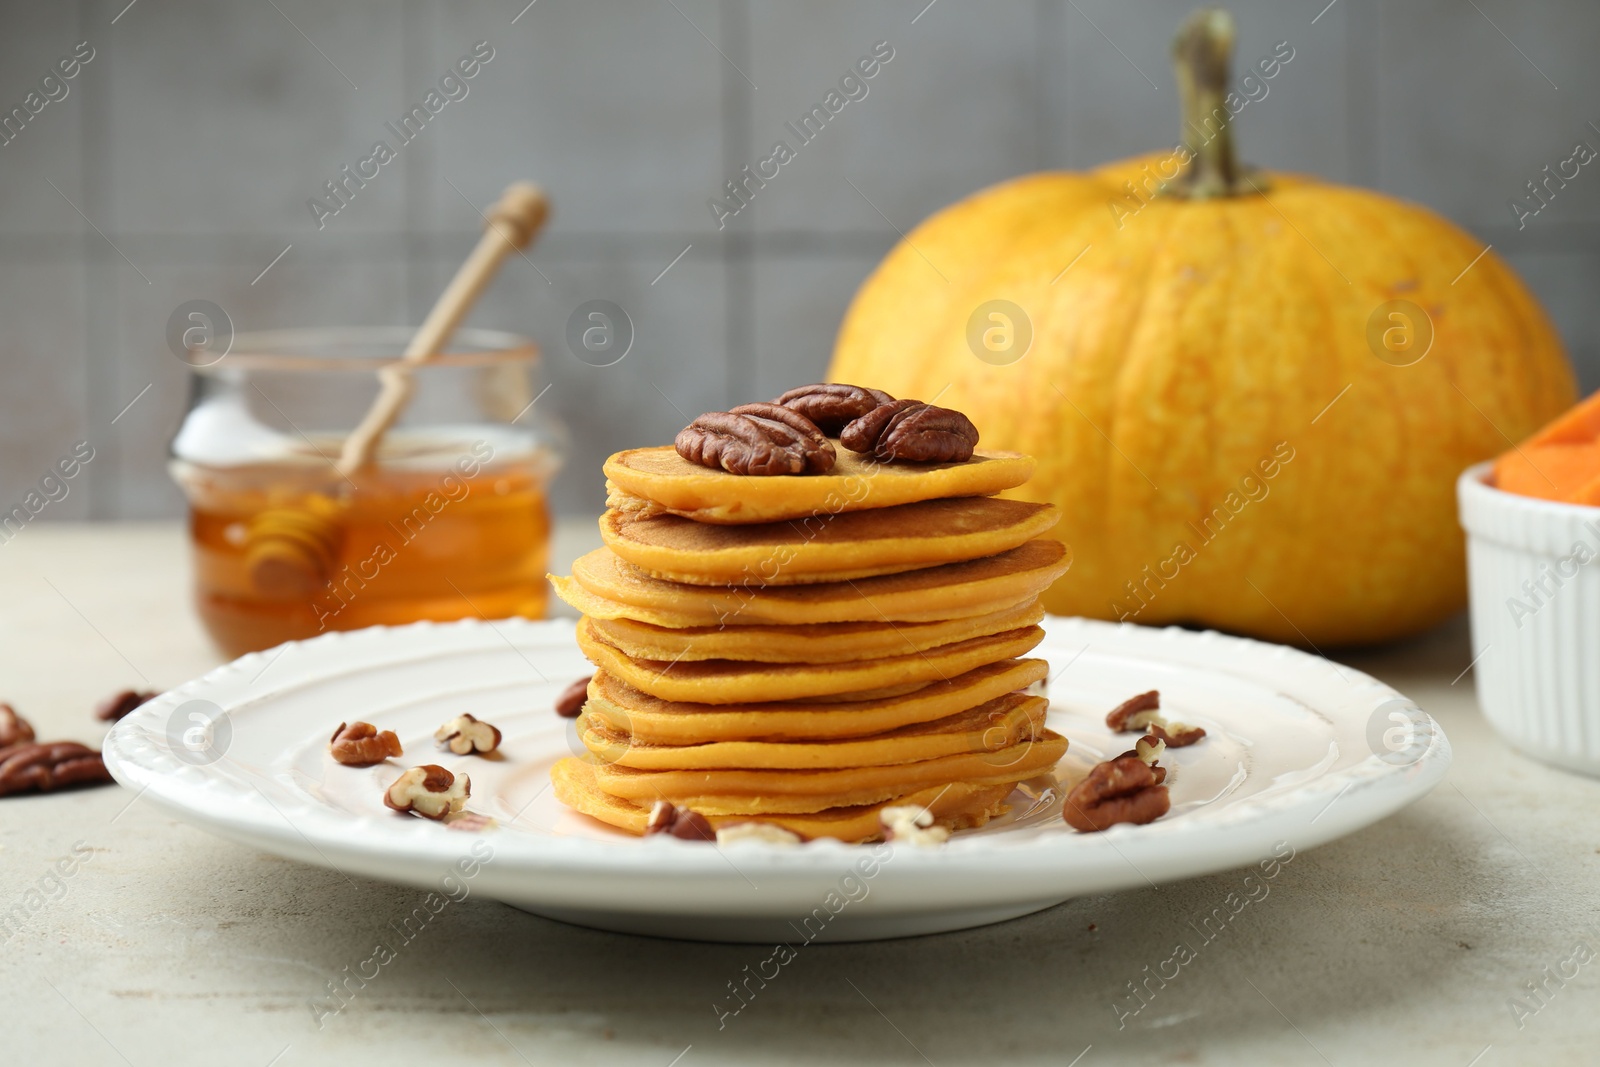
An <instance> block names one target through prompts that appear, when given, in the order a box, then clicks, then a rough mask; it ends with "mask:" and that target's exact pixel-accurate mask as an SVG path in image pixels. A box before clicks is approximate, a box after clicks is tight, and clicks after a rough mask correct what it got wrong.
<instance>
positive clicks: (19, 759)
mask: <svg viewBox="0 0 1600 1067" xmlns="http://www.w3.org/2000/svg"><path fill="white" fill-rule="evenodd" d="M109 781H111V772H110V771H108V770H106V765H105V763H104V761H102V760H101V758H100V753H98V752H96V751H95V750H94V749H92V748H90V747H89V746H87V745H80V744H78V742H76V741H47V742H45V743H44V744H35V743H33V742H31V741H24V742H22V743H21V744H16V745H8V746H7V747H5V748H0V797H3V796H10V795H11V794H13V793H22V792H25V791H27V790H30V789H36V790H38V791H39V792H41V793H48V792H49V791H50V790H52V789H60V788H61V787H63V786H68V785H80V784H84V783H89V782H95V783H99V782H109Z"/></svg>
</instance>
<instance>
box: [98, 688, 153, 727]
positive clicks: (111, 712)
mask: <svg viewBox="0 0 1600 1067" xmlns="http://www.w3.org/2000/svg"><path fill="white" fill-rule="evenodd" d="M155 697H156V694H155V693H154V692H152V691H150V690H138V689H124V690H123V691H122V692H120V693H113V694H111V695H110V696H108V697H106V698H105V699H104V700H102V701H101V702H100V705H99V706H98V707H97V708H95V711H94V715H95V718H97V719H103V720H104V721H106V722H121V721H122V718H123V716H125V715H127V714H128V712H130V711H132V710H133V709H134V708H137V707H138V706H139V705H140V704H143V703H144V702H145V701H147V700H154V699H155Z"/></svg>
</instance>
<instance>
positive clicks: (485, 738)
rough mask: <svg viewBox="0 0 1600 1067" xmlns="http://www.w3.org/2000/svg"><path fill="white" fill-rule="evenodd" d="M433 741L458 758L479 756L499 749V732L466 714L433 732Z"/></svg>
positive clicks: (495, 728)
mask: <svg viewBox="0 0 1600 1067" xmlns="http://www.w3.org/2000/svg"><path fill="white" fill-rule="evenodd" d="M433 739H434V740H435V741H437V742H439V743H440V744H441V745H443V746H444V747H446V748H448V749H449V750H450V751H451V752H454V753H455V754H456V755H458V756H465V755H467V754H468V753H471V752H476V753H478V754H479V755H480V756H481V755H484V754H486V753H489V752H493V751H494V750H495V749H497V748H499V747H500V730H499V729H498V728H497V727H494V726H490V725H489V724H488V723H486V722H484V721H483V720H481V719H479V718H477V717H476V716H474V715H472V714H470V713H468V714H465V715H458V716H456V717H455V718H454V719H451V720H450V721H449V722H447V723H445V724H444V725H443V726H441V727H439V729H438V730H436V731H434V734H433Z"/></svg>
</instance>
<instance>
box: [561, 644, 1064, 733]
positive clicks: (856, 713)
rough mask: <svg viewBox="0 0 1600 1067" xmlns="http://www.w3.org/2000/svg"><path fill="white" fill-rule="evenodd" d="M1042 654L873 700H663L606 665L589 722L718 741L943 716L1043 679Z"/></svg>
mask: <svg viewBox="0 0 1600 1067" xmlns="http://www.w3.org/2000/svg"><path fill="white" fill-rule="evenodd" d="M1049 671H1050V668H1049V665H1048V664H1047V663H1045V661H1044V660H1042V659H1022V660H1016V659H1008V660H1002V661H1001V662H999V663H990V664H986V665H985V666H982V667H978V668H975V669H973V670H970V671H967V672H966V673H965V674H958V675H956V676H955V677H953V678H951V679H950V680H949V681H946V680H944V679H942V678H941V679H940V680H938V681H936V682H932V683H930V684H928V685H925V686H922V687H920V688H918V689H916V690H914V691H912V692H910V693H906V694H903V695H901V696H895V697H878V698H874V699H872V700H861V701H839V702H819V701H811V702H805V703H801V702H789V703H774V704H716V705H712V704H686V703H682V702H674V701H669V700H662V699H660V698H659V697H653V696H651V695H650V694H648V693H644V692H641V691H640V690H638V689H635V688H633V686H631V685H629V684H628V683H626V682H624V681H622V680H621V679H620V678H616V677H614V676H612V675H610V674H607V673H606V672H605V671H597V672H596V673H595V676H594V678H593V679H591V680H590V682H589V700H588V703H586V704H585V705H584V709H583V713H584V715H586V716H587V717H588V719H589V721H590V722H592V723H595V724H597V725H604V726H605V727H606V728H607V729H610V730H612V731H616V732H621V733H627V734H631V735H632V737H633V740H634V742H635V743H636V744H641V743H642V744H647V745H694V744H703V743H711V742H717V741H825V740H829V739H832V738H841V737H860V736H863V735H870V734H879V733H885V732H887V731H890V730H896V729H899V728H900V727H903V726H909V725H911V724H913V723H921V722H932V721H934V720H936V719H943V718H947V717H949V716H951V715H954V714H956V713H957V712H960V711H963V710H964V709H966V708H971V707H976V706H977V705H979V704H983V703H986V702H987V701H990V700H993V699H995V698H996V697H1001V696H1004V695H1006V694H1007V693H1014V692H1016V691H1017V690H1019V689H1024V688H1026V687H1027V686H1030V685H1032V684H1033V683H1035V682H1038V681H1042V680H1043V679H1044V678H1045V677H1046V676H1047V675H1048V674H1049Z"/></svg>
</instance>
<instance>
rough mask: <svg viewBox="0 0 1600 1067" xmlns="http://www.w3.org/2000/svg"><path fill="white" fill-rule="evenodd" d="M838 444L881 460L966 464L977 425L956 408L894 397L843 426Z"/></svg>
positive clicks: (972, 446) (976, 437)
mask: <svg viewBox="0 0 1600 1067" xmlns="http://www.w3.org/2000/svg"><path fill="white" fill-rule="evenodd" d="M839 443H840V444H841V445H844V447H846V448H848V449H849V450H850V451H852V452H870V453H872V455H873V457H874V458H876V459H880V460H896V459H899V460H906V461H909V462H912V463H965V462H966V461H967V460H969V459H971V458H972V450H973V449H974V448H976V447H977V445H978V428H977V427H976V426H974V425H972V420H971V419H969V418H967V417H966V416H965V415H963V414H961V412H959V411H954V410H952V409H950V408H940V407H934V406H933V405H932V404H924V403H923V402H922V401H920V400H896V401H893V402H891V403H888V404H881V405H879V406H878V407H876V408H873V409H872V410H871V411H869V412H867V413H866V414H865V415H862V416H861V417H860V418H858V419H856V420H855V421H854V422H852V423H850V425H848V426H846V427H845V428H844V429H843V430H842V431H841V432H840V434H839Z"/></svg>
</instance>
